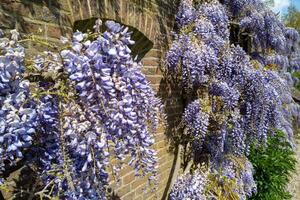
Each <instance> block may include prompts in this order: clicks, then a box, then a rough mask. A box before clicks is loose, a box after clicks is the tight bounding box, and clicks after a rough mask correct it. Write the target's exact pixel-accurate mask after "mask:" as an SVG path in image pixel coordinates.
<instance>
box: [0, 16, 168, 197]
mask: <svg viewBox="0 0 300 200" xmlns="http://www.w3.org/2000/svg"><path fill="white" fill-rule="evenodd" d="M101 25H102V22H101V20H97V21H96V25H95V26H94V28H95V33H94V34H92V35H89V34H86V33H82V32H79V31H77V32H75V33H74V35H73V38H72V40H69V39H67V38H64V37H63V38H62V44H63V45H65V46H67V47H66V48H63V50H62V51H61V52H51V51H45V52H43V53H41V54H40V55H38V56H36V57H35V58H34V59H33V61H32V63H31V65H30V66H28V67H27V66H26V67H27V69H25V65H24V59H25V53H24V48H23V47H22V46H21V45H20V44H19V42H18V41H17V40H18V37H19V34H18V32H16V31H12V37H11V38H12V39H11V40H10V39H8V38H1V41H0V42H1V43H0V44H1V58H0V66H1V68H0V78H1V82H0V86H1V96H0V97H1V99H0V100H1V101H0V103H1V104H0V106H1V112H0V116H1V118H0V125H1V129H0V131H1V132H0V143H1V148H0V156H1V157H0V158H1V163H0V169H1V170H0V181H1V184H2V183H3V181H4V179H3V178H4V177H2V176H1V174H2V172H3V171H4V170H5V167H6V166H5V165H4V163H3V161H4V160H5V161H10V162H12V163H11V165H14V163H15V162H16V161H17V160H18V159H20V158H22V157H23V149H25V148H28V152H27V154H26V156H27V157H26V159H28V160H29V161H30V163H31V165H34V166H35V167H36V168H37V172H38V174H39V176H40V179H41V181H42V183H43V184H44V188H43V190H42V191H40V192H37V193H36V195H39V196H40V197H41V198H42V197H43V196H44V197H49V198H50V197H58V198H62V199H95V200H96V199H106V197H107V191H106V189H107V185H108V182H109V175H108V171H109V170H112V175H117V176H118V174H119V171H120V170H121V167H122V166H123V164H124V163H127V164H129V165H131V166H132V167H133V168H134V171H135V174H136V175H137V176H140V175H143V176H145V175H147V174H150V178H149V180H153V179H156V174H157V171H156V168H157V165H158V164H157V160H156V159H157V158H156V151H155V150H154V149H152V145H153V144H154V134H155V132H156V128H157V126H158V123H159V120H160V119H163V112H162V110H163V107H162V104H161V102H160V100H159V99H158V98H157V97H156V96H155V92H154V91H153V89H152V88H151V86H150V84H149V82H148V81H147V80H146V77H145V75H144V74H143V73H142V72H141V68H142V65H141V63H138V62H137V61H135V60H134V59H133V58H132V56H131V50H130V48H129V45H132V44H134V41H132V40H131V39H130V36H131V33H129V32H128V28H126V27H123V26H121V25H120V24H118V23H115V22H113V21H107V22H106V23H105V25H106V27H107V31H105V32H104V33H101V32H100V26H101ZM25 72H26V78H28V80H26V79H24V77H23V73H25ZM31 76H35V78H31ZM36 77H37V78H38V79H37V78H36ZM30 84H32V85H33V87H32V88H29V85H30ZM159 112H160V114H159ZM33 138H36V140H34V141H33ZM127 156H129V158H130V160H129V161H125V158H126V157H127ZM112 158H117V160H118V163H117V164H116V165H114V166H113V167H112V166H110V165H109V161H110V159H112ZM115 181H119V180H118V179H116V180H115Z"/></svg>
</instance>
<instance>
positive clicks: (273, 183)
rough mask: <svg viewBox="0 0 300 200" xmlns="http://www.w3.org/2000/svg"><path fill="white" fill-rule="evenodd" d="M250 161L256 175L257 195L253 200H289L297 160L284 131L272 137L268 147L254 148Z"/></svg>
mask: <svg viewBox="0 0 300 200" xmlns="http://www.w3.org/2000/svg"><path fill="white" fill-rule="evenodd" d="M249 159H250V161H251V162H252V164H253V167H254V170H255V173H254V179H255V181H256V183H257V194H256V195H254V196H252V197H251V198H250V199H251V200H288V199H291V194H290V193H289V192H288V191H287V190H286V186H287V184H288V183H289V178H290V176H291V174H292V172H295V165H296V159H295V157H294V151H293V148H292V146H291V145H290V143H288V141H287V140H286V138H285V136H284V133H283V132H282V131H277V132H276V134H275V135H274V137H270V138H269V139H268V142H267V146H265V147H260V148H257V147H255V146H253V147H252V149H251V153H250V157H249Z"/></svg>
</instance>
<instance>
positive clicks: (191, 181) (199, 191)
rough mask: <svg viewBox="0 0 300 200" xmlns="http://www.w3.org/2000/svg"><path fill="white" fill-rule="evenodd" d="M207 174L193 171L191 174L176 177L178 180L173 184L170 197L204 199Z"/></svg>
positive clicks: (175, 198)
mask: <svg viewBox="0 0 300 200" xmlns="http://www.w3.org/2000/svg"><path fill="white" fill-rule="evenodd" d="M207 176H208V174H207V173H203V172H201V171H197V172H195V173H194V174H193V175H191V174H186V175H183V176H181V177H180V178H178V181H177V182H176V184H175V185H174V186H173V188H172V191H171V194H170V199H172V200H180V199H190V198H191V197H195V198H194V199H197V200H200V199H206V197H205V185H206V184H207V182H208V180H207V179H208V177H207Z"/></svg>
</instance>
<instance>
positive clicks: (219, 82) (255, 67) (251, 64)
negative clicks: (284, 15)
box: [166, 0, 299, 199]
mask: <svg viewBox="0 0 300 200" xmlns="http://www.w3.org/2000/svg"><path fill="white" fill-rule="evenodd" d="M222 2H223V4H221V3H219V2H218V1H216V0H212V1H204V2H202V3H200V4H195V2H194V1H192V0H186V1H185V0H183V1H181V5H180V7H179V11H178V15H177V17H176V19H177V25H178V28H179V31H178V33H177V34H175V41H174V43H173V45H172V46H171V48H170V50H169V52H168V54H167V56H166V63H167V65H166V68H167V73H168V75H169V76H173V77H179V79H180V80H181V81H182V88H183V91H184V93H185V94H186V96H185V98H186V102H187V104H186V105H185V111H184V113H183V116H182V125H183V127H184V129H185V131H184V134H183V136H182V138H183V140H184V141H183V142H182V144H180V145H186V147H185V148H190V149H191V152H192V156H190V157H192V158H193V162H194V166H195V167H196V168H197V166H198V163H201V162H205V163H207V165H208V169H207V170H209V171H210V172H211V173H213V172H217V173H218V174H219V175H220V176H225V177H226V178H227V179H228V180H229V182H230V181H231V182H232V181H233V182H234V181H235V182H236V183H237V185H238V186H241V187H240V188H239V189H235V186H234V184H231V186H232V188H231V190H232V191H235V192H236V195H237V196H238V199H246V198H248V197H251V196H252V195H253V194H254V193H255V192H256V184H255V182H254V180H253V171H252V164H251V162H249V160H248V159H247V156H248V155H249V152H250V146H251V144H252V143H253V142H255V143H256V144H257V145H258V146H265V145H267V140H268V138H269V137H273V135H274V131H275V130H276V129H282V130H284V132H285V137H286V138H287V139H288V141H289V142H290V143H291V144H293V139H294V138H293V130H292V118H293V117H295V116H298V115H299V106H298V105H297V104H295V102H294V101H293V99H292V96H291V86H292V85H293V81H291V79H292V78H291V74H290V73H289V71H296V70H298V68H297V66H298V64H299V62H298V61H297V59H293V56H292V55H293V54H297V48H298V41H299V34H298V33H297V31H296V30H294V29H291V28H287V27H285V26H284V25H283V23H282V22H281V21H280V20H279V19H278V17H277V16H276V15H275V14H274V13H273V12H272V11H271V10H270V9H269V8H268V7H267V6H266V5H265V4H264V3H263V2H262V1H260V0H243V1H241V0H225V1H222ZM232 21H233V22H234V23H237V24H239V27H240V34H249V35H251V37H252V40H251V41H252V47H251V52H246V51H245V50H244V49H243V48H242V47H240V46H239V45H234V44H232V43H235V42H236V41H231V40H230V29H229V28H230V22H232ZM291 82H292V83H291ZM187 137H188V139H186V138H187ZM229 158H230V159H229ZM183 160H185V159H183ZM183 166H184V167H185V166H188V165H186V164H183ZM184 171H186V170H185V169H184ZM227 172H228V173H227ZM239 172H241V173H239ZM243 172H245V173H243ZM223 173H225V175H224V174H223ZM243 174H245V177H244V176H243ZM194 176H199V174H197V173H195V174H194ZM186 177H187V181H183V180H182V179H178V182H177V183H175V185H174V188H173V190H172V191H171V194H170V196H171V197H172V198H173V199H176V198H177V199H180V198H182V194H185V195H187V196H185V197H184V198H199V199H201V198H203V197H202V196H203V194H202V193H201V192H200V193H198V192H195V190H194V189H191V188H190V187H192V186H190V187H189V184H190V183H189V182H190V181H189V180H191V181H193V180H200V178H197V177H193V174H192V176H191V175H186ZM184 180H185V179H184ZM178 184H179V186H178ZM184 184H187V185H186V187H187V188H186V189H183V188H184V186H183V185H184ZM202 184H205V182H203V181H202ZM201 187H204V188H205V186H203V185H202V186H201ZM192 188H193V187H192ZM184 191H188V192H184ZM229 191H230V189H229ZM217 193H218V192H217ZM204 196H205V197H207V196H206V195H204ZM221 196H222V195H221ZM223 196H224V195H223ZM200 197H201V198H200ZM208 198H209V197H208Z"/></svg>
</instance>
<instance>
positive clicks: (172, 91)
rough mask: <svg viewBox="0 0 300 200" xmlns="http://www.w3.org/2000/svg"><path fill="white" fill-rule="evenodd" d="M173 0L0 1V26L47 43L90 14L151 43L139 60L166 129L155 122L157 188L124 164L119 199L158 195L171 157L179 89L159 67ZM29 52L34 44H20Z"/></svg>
mask: <svg viewBox="0 0 300 200" xmlns="http://www.w3.org/2000/svg"><path fill="white" fill-rule="evenodd" d="M176 7H177V0H0V28H1V29H3V30H4V31H8V30H10V29H13V28H17V29H18V30H19V31H20V32H21V34H22V35H28V34H34V35H37V36H38V37H41V38H43V39H47V40H49V41H52V42H58V38H59V37H60V36H61V35H66V34H69V35H71V34H72V29H73V25H74V22H75V21H77V20H84V19H89V18H93V17H97V18H98V17H100V18H108V19H113V20H116V21H119V22H121V23H123V24H125V25H130V26H132V27H135V28H136V29H138V30H139V31H140V32H142V33H143V34H144V35H145V36H146V37H147V38H148V39H149V40H151V41H152V42H153V44H154V45H153V48H152V49H151V50H150V51H149V52H148V53H147V54H146V55H145V57H144V58H143V59H142V62H143V64H144V69H143V70H144V73H145V74H146V75H147V78H148V80H149V81H150V82H151V84H152V86H153V88H154V89H155V90H156V91H157V93H158V96H160V97H161V98H162V99H163V101H164V104H165V106H166V112H167V122H168V128H164V127H163V126H160V128H159V130H158V132H157V135H156V143H155V145H154V147H155V149H156V150H157V152H158V162H159V169H158V170H159V175H158V180H159V181H158V182H159V185H158V190H156V191H151V190H146V191H145V192H144V191H143V189H144V188H145V187H147V179H146V178H137V177H135V176H134V174H133V171H132V169H131V168H130V167H129V166H124V169H123V170H122V171H121V182H120V183H119V185H117V184H116V183H114V182H113V181H111V184H110V185H111V188H112V189H113V190H114V191H115V193H116V196H117V197H119V198H120V199H126V200H132V199H161V198H162V197H163V195H164V192H165V188H166V185H167V184H168V181H169V175H170V172H171V169H172V166H173V162H174V153H173V152H172V150H171V149H172V148H171V145H170V142H169V138H168V137H169V136H170V135H172V127H173V125H174V124H176V123H177V122H178V119H179V117H180V115H181V112H182V109H183V108H182V103H181V101H182V100H181V98H180V96H181V95H180V90H179V89H178V88H177V87H176V84H171V83H170V82H169V81H168V80H167V79H166V78H164V77H163V73H162V72H161V70H160V66H161V65H162V61H163V57H164V55H165V52H166V50H167V49H168V46H169V44H170V42H171V37H170V31H171V30H172V28H173V25H174V13H175V12H176ZM26 45H27V48H28V49H30V51H32V54H34V53H35V52H38V51H39V50H40V47H38V46H36V45H35V44H33V43H28V44H26Z"/></svg>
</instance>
